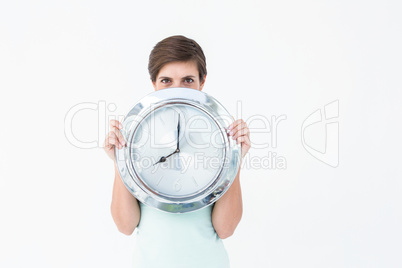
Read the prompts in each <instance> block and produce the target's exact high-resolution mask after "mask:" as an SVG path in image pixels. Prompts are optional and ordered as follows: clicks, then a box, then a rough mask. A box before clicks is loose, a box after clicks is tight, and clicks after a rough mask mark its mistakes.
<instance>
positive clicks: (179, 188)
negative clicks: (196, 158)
mask: <svg viewBox="0 0 402 268" xmlns="http://www.w3.org/2000/svg"><path fill="white" fill-rule="evenodd" d="M179 181H180V179H177V180H176V182H175V184H174V190H175V191H176V192H179V191H180V190H181V184H180V183H179Z"/></svg>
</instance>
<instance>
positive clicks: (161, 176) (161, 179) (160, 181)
mask: <svg viewBox="0 0 402 268" xmlns="http://www.w3.org/2000/svg"><path fill="white" fill-rule="evenodd" d="M162 179H163V176H161V177H160V179H159V181H158V183H157V184H156V185H158V186H159V183H161V180H162Z"/></svg>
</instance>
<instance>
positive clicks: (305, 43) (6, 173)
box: [0, 0, 402, 268]
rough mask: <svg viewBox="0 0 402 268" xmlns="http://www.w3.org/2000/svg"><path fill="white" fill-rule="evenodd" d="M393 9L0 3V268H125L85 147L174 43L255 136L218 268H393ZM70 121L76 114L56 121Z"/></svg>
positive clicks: (397, 228)
mask: <svg viewBox="0 0 402 268" xmlns="http://www.w3.org/2000/svg"><path fill="white" fill-rule="evenodd" d="M401 7H402V6H401V3H400V2H398V1H396V0H395V1H303V2H302V1H220V2H218V1H50V0H48V1H7V2H6V1H3V2H1V4H0V89H1V105H0V109H1V113H0V114H1V123H0V124H1V132H0V135H1V137H0V141H1V142H2V145H1V149H0V154H1V159H0V165H1V171H0V172H1V173H0V179H1V181H0V213H1V221H0V267H42V268H45V267H61V268H64V267H74V268H76V267H133V265H134V264H135V256H134V255H133V253H132V250H133V245H134V241H133V236H131V237H130V236H124V235H123V234H121V233H119V232H118V231H117V228H116V227H115V225H114V223H113V220H112V217H111V215H110V202H111V194H112V185H113V179H114V177H113V176H114V170H113V164H112V161H111V160H110V159H108V158H107V156H106V154H105V153H104V151H103V148H101V146H102V143H103V139H104V136H105V134H106V132H107V129H106V128H105V125H106V126H107V121H108V120H109V119H111V118H113V117H116V116H123V115H124V114H125V113H126V112H127V111H128V110H129V109H130V108H131V106H132V105H133V104H134V103H135V102H136V101H137V100H139V99H140V98H141V97H143V96H145V95H146V94H148V93H150V92H152V86H151V83H150V81H149V78H148V77H149V76H148V73H147V60H148V56H149V52H150V51H151V49H152V47H153V46H154V45H155V44H156V43H157V42H158V41H160V40H161V39H163V38H165V37H168V36H170V35H175V34H182V35H185V36H187V37H190V38H193V39H195V40H196V41H197V42H198V43H199V44H200V45H201V46H202V47H203V49H204V52H205V54H206V57H207V65H208V77H207V80H206V85H205V87H204V91H205V92H207V93H209V94H211V95H213V96H214V97H215V98H217V99H218V100H220V101H221V102H222V103H223V104H224V105H225V106H226V108H227V109H228V110H229V111H230V112H231V113H232V114H233V115H234V116H235V117H242V118H243V119H244V120H245V121H247V120H251V118H257V119H258V118H259V120H255V121H254V122H253V123H251V122H250V128H251V129H252V130H253V131H254V132H253V133H252V136H251V138H252V141H253V143H254V144H262V143H267V142H268V143H269V146H268V147H266V148H264V149H261V148H258V145H257V148H256V146H254V148H252V149H251V150H250V152H249V156H248V157H249V159H251V158H254V159H257V160H256V161H258V160H263V162H262V163H263V166H255V165H254V166H251V164H250V165H249V166H245V167H244V168H243V170H242V174H241V185H242V191H243V202H244V214H243V218H242V221H241V223H240V224H239V226H238V228H237V230H236V232H235V234H234V235H233V236H232V237H230V238H228V239H226V240H224V243H225V246H226V248H227V250H228V253H229V256H230V259H231V264H232V267H233V268H239V267H401V266H402V261H401V258H400V252H401V250H402V242H401V240H402V230H401V226H402V210H401V205H400V204H401V203H402V196H401V189H402V184H401V181H400V179H401V178H402V176H401V175H402V170H401V164H400V161H401V155H400V151H401V149H402V146H401V141H400V137H401V136H402V130H401V129H402V128H401V127H400V124H401V116H402V111H401V99H402V93H401V89H402V87H401V85H402V83H401V79H400V77H401V73H402V64H401V62H402V53H401V47H402V34H401V33H402V19H401V16H400V14H401V11H402V9H401ZM327 104H328V105H327ZM76 105H86V106H85V107H87V108H88V107H89V108H88V109H86V110H82V111H80V112H79V113H76V114H75V116H74V117H73V118H71V111H72V109H74V107H75V108H77V106H76ZM326 105H327V107H326V109H325V108H324V107H325V106H326ZM239 106H241V110H242V112H241V114H240V113H239V112H238V110H239ZM78 107H82V106H78ZM90 108H92V110H91V109H90ZM320 111H321V112H322V113H320ZM310 115H312V116H311V117H309V116H310ZM69 116H70V117H69ZM66 117H67V118H68V119H69V120H70V119H71V120H70V122H72V123H71V124H70V125H69V126H70V130H72V131H73V134H74V135H75V142H77V140H78V141H81V142H87V143H86V146H88V147H90V148H87V149H85V148H83V147H84V146H83V145H82V144H81V145H77V144H74V141H72V139H71V137H69V136H68V133H67V134H66V129H65V119H66ZM264 118H265V119H266V121H265V124H270V125H266V127H270V129H268V130H269V131H270V132H268V130H267V128H265V130H264V121H263V120H262V119H264ZM275 118H277V119H278V118H279V119H278V120H279V121H278V120H277V121H278V122H277V123H276V124H274V123H273V122H274V121H275ZM265 119H264V120H265ZM313 123H314V124H313ZM67 132H68V130H67ZM302 133H304V137H302ZM66 135H67V136H66ZM73 140H74V139H73ZM90 142H92V143H90ZM338 160H339V162H338Z"/></svg>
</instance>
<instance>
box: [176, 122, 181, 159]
mask: <svg viewBox="0 0 402 268" xmlns="http://www.w3.org/2000/svg"><path fill="white" fill-rule="evenodd" d="M179 137H180V114H179V120H178V122H177V149H176V151H178V152H180V147H179Z"/></svg>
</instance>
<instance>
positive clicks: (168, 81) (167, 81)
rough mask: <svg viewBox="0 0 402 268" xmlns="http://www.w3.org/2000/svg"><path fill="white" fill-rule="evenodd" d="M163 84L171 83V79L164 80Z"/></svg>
mask: <svg viewBox="0 0 402 268" xmlns="http://www.w3.org/2000/svg"><path fill="white" fill-rule="evenodd" d="M161 83H162V84H167V83H170V79H167V78H164V79H162V80H161Z"/></svg>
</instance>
